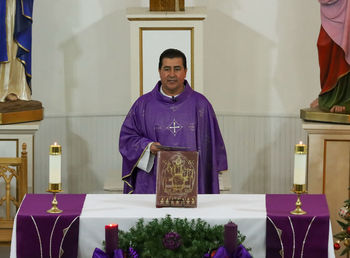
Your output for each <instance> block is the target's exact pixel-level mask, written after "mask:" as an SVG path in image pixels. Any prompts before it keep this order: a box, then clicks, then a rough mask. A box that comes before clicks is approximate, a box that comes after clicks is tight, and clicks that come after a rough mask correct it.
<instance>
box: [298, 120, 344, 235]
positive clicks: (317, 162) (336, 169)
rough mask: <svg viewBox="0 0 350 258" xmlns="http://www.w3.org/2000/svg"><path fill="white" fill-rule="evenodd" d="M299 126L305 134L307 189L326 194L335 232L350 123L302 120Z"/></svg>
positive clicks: (341, 197) (340, 201) (342, 194)
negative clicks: (306, 142) (301, 124)
mask: <svg viewBox="0 0 350 258" xmlns="http://www.w3.org/2000/svg"><path fill="white" fill-rule="evenodd" d="M303 129H304V130H306V132H307V134H308V148H309V150H308V192H309V193H311V194H325V195H326V197H327V202H328V207H329V212H330V216H331V222H332V231H333V233H337V232H339V231H341V227H340V226H339V225H338V223H337V222H336V220H337V219H338V220H339V219H341V218H340V217H339V215H338V211H339V209H340V207H342V206H343V204H344V201H345V200H347V199H348V198H349V190H348V188H349V186H350V125H343V124H328V123H317V122H304V123H303ZM305 209H306V207H305Z"/></svg>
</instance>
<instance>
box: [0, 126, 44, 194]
mask: <svg viewBox="0 0 350 258" xmlns="http://www.w3.org/2000/svg"><path fill="white" fill-rule="evenodd" d="M39 124H40V122H30V123H20V124H9V125H0V157H20V155H21V146H22V144H23V143H26V144H27V152H28V193H33V192H34V134H35V132H36V131H38V129H39Z"/></svg>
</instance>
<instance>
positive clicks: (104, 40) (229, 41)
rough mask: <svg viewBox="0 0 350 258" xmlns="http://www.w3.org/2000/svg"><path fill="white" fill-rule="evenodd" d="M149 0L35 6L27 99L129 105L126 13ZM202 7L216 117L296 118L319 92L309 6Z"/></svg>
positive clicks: (70, 106) (267, 2) (94, 107)
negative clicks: (225, 115) (31, 85)
mask: <svg viewBox="0 0 350 258" xmlns="http://www.w3.org/2000/svg"><path fill="white" fill-rule="evenodd" d="M148 2H149V1H148V0H144V1H130V0H118V1H112V0H75V1H70V0H61V1H55V0H45V1H36V2H35V6H34V25H33V80H32V84H33V98H34V99H37V100H40V101H42V102H43V105H44V106H45V114H46V115H48V116H50V115H67V114H69V115H72V114H73V115H76V114H79V115H85V114H89V115H91V114H116V113H118V114H122V113H125V112H127V110H128V109H129V107H130V103H129V100H130V90H129V85H130V68H129V66H130V61H129V52H130V48H129V43H130V40H129V24H128V21H127V19H126V18H125V15H126V8H128V7H134V6H147V5H148ZM186 5H187V6H192V5H196V6H205V7H206V8H207V20H206V21H205V24H204V40H205V41H204V74H205V75H204V83H205V84H204V93H205V95H206V96H207V97H208V98H209V99H210V100H211V102H212V103H213V106H214V108H215V110H216V111H217V112H218V113H235V114H240V115H242V114H243V115H244V114H247V115H252V114H257V115H266V114H267V115H269V114H272V115H276V114H277V115H295V116H297V115H298V112H299V109H300V108H301V107H305V106H307V105H308V104H309V102H311V100H312V99H313V98H315V97H316V96H317V94H318V92H319V79H318V78H319V77H318V76H319V75H318V74H319V70H318V61H317V51H316V40H317V35H318V31H319V26H320V18H319V4H318V1H317V0H312V1H305V0H293V1H285V0H219V1H218V0H216V1H215V0H207V1H205V0H198V1H190V0H187V1H186Z"/></svg>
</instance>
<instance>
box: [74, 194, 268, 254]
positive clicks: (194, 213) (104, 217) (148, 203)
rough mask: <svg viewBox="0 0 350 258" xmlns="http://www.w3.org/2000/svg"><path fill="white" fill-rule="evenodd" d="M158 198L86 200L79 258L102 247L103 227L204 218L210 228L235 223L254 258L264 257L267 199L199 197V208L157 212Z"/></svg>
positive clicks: (96, 197) (95, 197) (89, 197)
mask: <svg viewBox="0 0 350 258" xmlns="http://www.w3.org/2000/svg"><path fill="white" fill-rule="evenodd" d="M155 201H156V196H155V195H105V194H101V195H90V194H88V195H87V196H86V200H85V204H84V208H83V211H82V214H81V216H80V229H79V247H78V248H79V250H78V254H79V255H78V257H82V258H83V257H91V255H92V253H93V250H94V248H95V247H99V248H101V247H102V241H103V240H104V233H105V229H104V226H105V225H107V224H109V223H116V224H118V225H119V229H120V230H128V229H129V228H131V227H132V226H134V225H135V224H136V222H137V220H138V219H139V218H144V219H145V222H148V221H151V220H152V219H154V218H163V217H165V216H166V215H167V214H170V215H171V217H172V218H187V219H197V218H201V219H203V220H205V221H206V222H208V223H209V224H210V225H216V224H221V225H222V224H226V223H227V222H228V221H229V220H232V221H233V222H234V223H236V224H237V225H238V230H240V231H241V233H242V234H244V235H246V236H247V238H246V240H245V242H244V244H245V246H247V247H252V248H253V251H252V254H253V256H254V257H265V231H266V209H265V195H249V194H245V195H198V207H197V208H155Z"/></svg>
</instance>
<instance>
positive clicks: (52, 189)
mask: <svg viewBox="0 0 350 258" xmlns="http://www.w3.org/2000/svg"><path fill="white" fill-rule="evenodd" d="M47 192H50V193H53V199H52V203H51V204H52V207H51V209H49V210H47V211H46V212H47V213H61V212H62V211H63V210H60V209H59V208H58V207H57V204H58V202H57V200H56V193H59V192H62V188H61V184H49V189H48V190H47Z"/></svg>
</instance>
